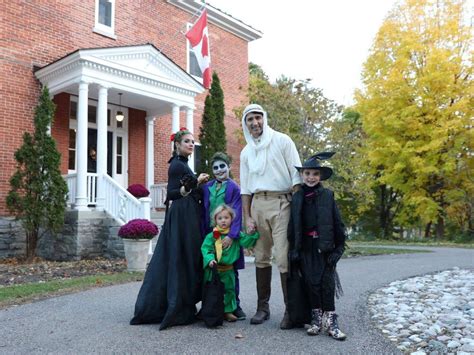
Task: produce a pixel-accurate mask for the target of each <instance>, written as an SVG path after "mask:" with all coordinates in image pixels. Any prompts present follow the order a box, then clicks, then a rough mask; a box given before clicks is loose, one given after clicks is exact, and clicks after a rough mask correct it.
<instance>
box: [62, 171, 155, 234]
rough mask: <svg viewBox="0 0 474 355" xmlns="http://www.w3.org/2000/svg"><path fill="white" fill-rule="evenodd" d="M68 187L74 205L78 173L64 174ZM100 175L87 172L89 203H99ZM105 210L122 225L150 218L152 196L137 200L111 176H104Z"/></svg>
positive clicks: (70, 200) (70, 201) (69, 202)
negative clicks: (98, 183) (98, 182)
mask: <svg viewBox="0 0 474 355" xmlns="http://www.w3.org/2000/svg"><path fill="white" fill-rule="evenodd" d="M64 179H65V180H66V184H67V187H68V196H67V204H68V206H69V207H74V203H75V201H76V180H77V174H75V173H74V174H68V175H66V176H64ZM97 181H98V175H97V174H92V173H87V205H88V206H95V205H97ZM103 188H104V192H103V196H104V206H103V208H104V210H105V211H106V212H107V213H108V214H109V215H110V216H111V217H113V218H114V219H115V220H116V221H117V222H118V223H120V224H121V225H123V224H125V223H127V222H128V221H130V220H132V219H135V218H145V219H150V201H151V199H150V198H142V199H140V200H137V199H136V198H135V197H134V196H133V195H132V194H130V193H129V192H128V191H127V190H125V189H124V188H123V187H122V186H121V185H120V184H119V183H117V182H116V181H115V180H114V179H112V178H111V177H110V176H108V175H105V176H104V186H103Z"/></svg>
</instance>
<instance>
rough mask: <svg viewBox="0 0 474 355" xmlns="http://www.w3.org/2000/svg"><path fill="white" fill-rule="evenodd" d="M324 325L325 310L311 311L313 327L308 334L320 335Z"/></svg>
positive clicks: (316, 309)
mask: <svg viewBox="0 0 474 355" xmlns="http://www.w3.org/2000/svg"><path fill="white" fill-rule="evenodd" d="M322 323H323V310H322V309H320V308H315V309H312V310H311V326H310V327H309V328H308V330H307V331H306V333H307V334H308V335H318V334H319V332H320V330H321V327H322Z"/></svg>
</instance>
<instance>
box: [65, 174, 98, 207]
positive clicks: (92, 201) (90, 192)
mask: <svg viewBox="0 0 474 355" xmlns="http://www.w3.org/2000/svg"><path fill="white" fill-rule="evenodd" d="M97 176H98V175H97V174H93V173H87V205H92V206H95V205H96V204H97ZM64 179H65V180H66V184H67V188H68V194H67V205H68V206H69V207H72V205H73V204H74V202H75V200H76V180H77V174H76V173H74V174H68V175H66V176H64Z"/></svg>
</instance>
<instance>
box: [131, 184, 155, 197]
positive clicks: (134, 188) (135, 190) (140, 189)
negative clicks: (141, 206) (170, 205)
mask: <svg viewBox="0 0 474 355" xmlns="http://www.w3.org/2000/svg"><path fill="white" fill-rule="evenodd" d="M127 191H128V192H130V193H131V194H132V195H133V196H135V197H136V198H142V197H147V196H148V195H149V194H150V191H148V189H147V188H146V187H145V186H143V185H141V184H133V185H130V186H129V187H128V189H127Z"/></svg>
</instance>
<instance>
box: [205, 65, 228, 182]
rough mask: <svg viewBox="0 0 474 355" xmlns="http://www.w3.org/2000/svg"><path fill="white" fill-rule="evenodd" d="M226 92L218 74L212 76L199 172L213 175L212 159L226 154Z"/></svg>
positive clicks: (206, 104)
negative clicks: (214, 156)
mask: <svg viewBox="0 0 474 355" xmlns="http://www.w3.org/2000/svg"><path fill="white" fill-rule="evenodd" d="M224 118H225V107H224V92H223V90H222V87H221V83H220V80H219V76H218V75H217V73H215V72H214V73H213V74H212V84H211V89H210V90H209V94H208V95H207V96H206V100H205V102H204V113H203V116H202V124H201V129H200V133H199V142H200V143H201V162H200V166H199V168H198V171H199V172H202V173H208V174H211V173H212V167H211V166H210V162H211V158H212V156H213V155H214V153H216V152H226V145H227V140H226V136H225V125H224Z"/></svg>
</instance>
